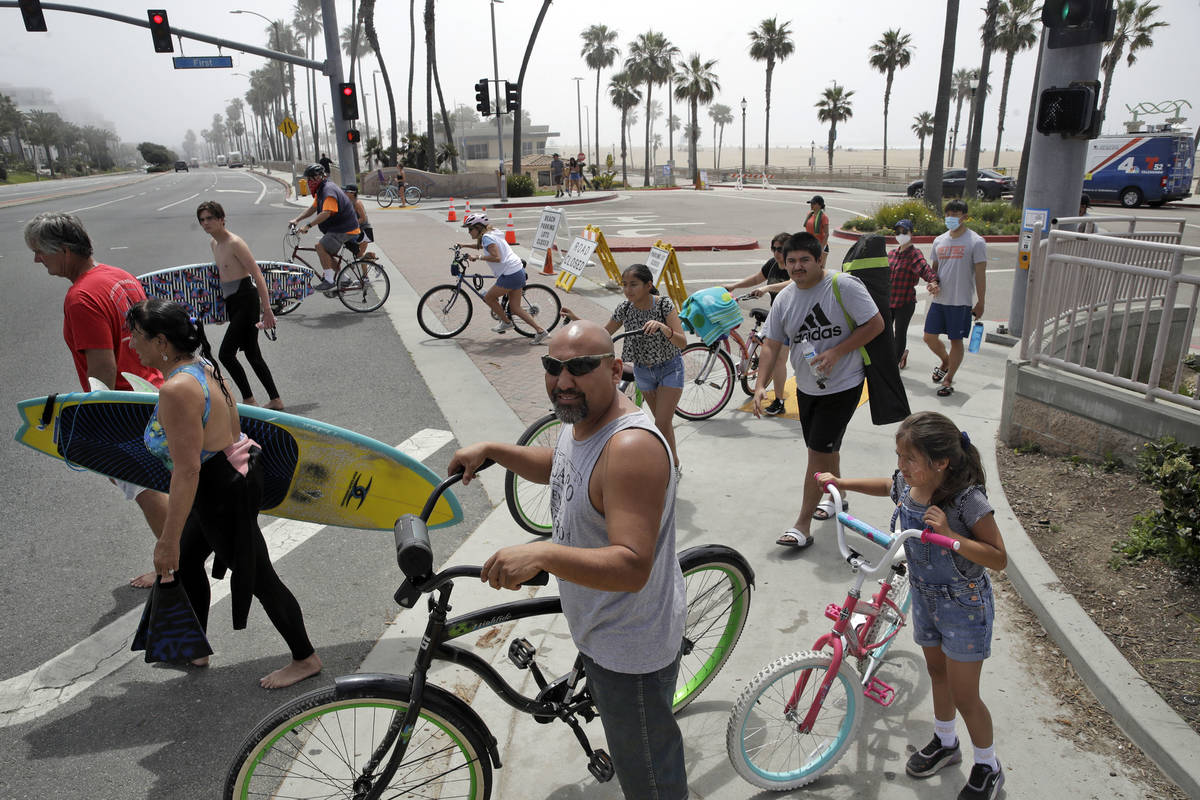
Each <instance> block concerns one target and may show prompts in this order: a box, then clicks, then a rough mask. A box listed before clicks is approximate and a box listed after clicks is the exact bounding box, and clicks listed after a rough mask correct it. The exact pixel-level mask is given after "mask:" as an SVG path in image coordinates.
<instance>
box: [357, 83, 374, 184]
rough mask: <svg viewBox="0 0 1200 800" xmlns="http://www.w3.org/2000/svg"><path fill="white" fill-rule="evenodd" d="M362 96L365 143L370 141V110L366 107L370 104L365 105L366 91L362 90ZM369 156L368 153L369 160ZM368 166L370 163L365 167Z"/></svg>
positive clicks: (368, 158) (367, 95)
mask: <svg viewBox="0 0 1200 800" xmlns="http://www.w3.org/2000/svg"><path fill="white" fill-rule="evenodd" d="M362 96H363V106H364V108H363V118H362V120H363V144H364V145H365V144H366V143H368V142H370V141H371V112H370V111H368V110H367V109H368V108H370V106H368V105H367V98H368V97H370V95H369V94H367V93H366V92H363V93H362ZM356 149H357V146H356ZM370 158H371V157H370V156H369V155H368V156H367V160H368V161H370ZM370 166H371V165H370V164H369V163H368V164H367V167H368V168H370Z"/></svg>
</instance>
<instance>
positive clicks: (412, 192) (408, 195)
mask: <svg viewBox="0 0 1200 800" xmlns="http://www.w3.org/2000/svg"><path fill="white" fill-rule="evenodd" d="M423 196H424V194H423V193H422V192H421V190H420V189H419V188H418V187H416V186H405V187H404V205H406V206H415V205H416V204H417V203H419V202H421V198H422V197H423Z"/></svg>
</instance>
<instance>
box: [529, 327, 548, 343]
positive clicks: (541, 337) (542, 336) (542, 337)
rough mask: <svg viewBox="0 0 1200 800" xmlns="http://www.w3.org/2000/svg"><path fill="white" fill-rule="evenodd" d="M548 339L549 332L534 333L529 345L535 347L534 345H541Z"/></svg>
mask: <svg viewBox="0 0 1200 800" xmlns="http://www.w3.org/2000/svg"><path fill="white" fill-rule="evenodd" d="M549 338H550V331H538V332H537V333H535V334H534V335H533V339H532V340H530V342H529V344H530V346H532V345H535V344H541V343H542V342H544V341H546V340H547V339H549Z"/></svg>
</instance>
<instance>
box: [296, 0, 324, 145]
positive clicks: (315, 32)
mask: <svg viewBox="0 0 1200 800" xmlns="http://www.w3.org/2000/svg"><path fill="white" fill-rule="evenodd" d="M292 29H293V30H295V31H296V35H297V36H299V37H300V38H302V39H303V40H304V55H305V57H306V58H315V54H316V47H317V45H316V40H317V37H319V36H320V35H321V0H296V4H295V5H294V6H293V7H292ZM304 89H305V95H306V100H307V101H308V118H309V119H310V120H311V119H316V103H317V72H316V70H311V69H310V70H308V80H306V81H305V82H304ZM309 128H311V129H312V135H313V161H316V160H317V158H318V157H319V156H320V154H321V143H320V141H318V138H317V137H318V131H317V126H316V125H309Z"/></svg>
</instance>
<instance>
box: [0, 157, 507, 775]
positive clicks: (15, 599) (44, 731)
mask: <svg viewBox="0 0 1200 800" xmlns="http://www.w3.org/2000/svg"><path fill="white" fill-rule="evenodd" d="M72 183H73V182H63V183H60V184H57V185H56V186H55V188H56V189H58V190H59V191H60V192H67V191H75V190H78V189H79V188H80V187H79V186H78V185H76V186H71V184H72ZM113 183H115V185H111V184H110V188H105V189H101V190H99V191H93V192H90V193H87V194H82V195H75V196H70V197H62V198H59V199H53V198H47V199H43V200H40V201H39V202H37V203H36V204H26V205H13V206H10V207H8V208H2V207H0V257H2V258H0V264H2V265H3V267H4V268H5V274H6V275H7V276H9V278H10V279H11V280H10V285H9V286H8V287H7V289H6V290H5V291H4V292H3V293H0V337H2V339H3V340H4V341H6V342H8V343H9V346H8V347H7V348H6V349H5V351H4V354H3V356H2V357H0V408H2V409H4V411H3V412H0V413H4V414H7V415H8V420H9V424H8V426H7V427H4V429H5V430H9V431H15V430H16V425H17V416H16V413H15V406H16V403H17V402H18V401H20V400H23V399H26V398H28V397H35V396H39V395H44V394H48V393H50V392H56V391H77V390H78V388H79V387H78V385H77V379H76V376H75V372H74V368H73V366H72V364H71V359H70V356H69V354H68V352H67V349H66V347H65V345H64V344H63V340H62V333H61V328H62V311H61V309H62V298H63V294H64V293H65V292H66V289H67V286H68V284H67V283H66V281H64V280H62V279H61V278H53V277H50V276H48V275H47V274H46V272H45V269H44V268H43V267H42V266H41V265H40V264H36V263H34V262H33V258H32V254H31V253H30V252H29V250H28V249H27V248H26V247H25V244H24V241H23V238H22V230H23V227H24V224H25V222H26V221H27V220H28V218H30V217H32V216H33V215H34V214H35V213H37V212H39V211H43V210H65V211H72V212H73V213H76V214H78V215H79V216H80V217H81V218H82V219H83V221H84V224H85V225H86V226H87V228H88V230H89V233H90V235H91V238H92V240H93V244H94V246H95V249H96V258H97V260H99V261H103V262H106V263H111V264H114V265H118V266H121V267H124V268H126V269H128V270H129V271H130V272H132V273H134V274H140V273H144V272H147V271H150V270H152V269H156V268H162V267H166V266H174V265H179V264H188V263H198V262H204V261H208V260H210V258H211V255H210V251H209V247H208V241H207V237H206V236H205V234H204V233H203V232H202V231H201V230H200V228H199V226H198V224H197V222H196V218H195V207H196V205H197V204H198V203H199V202H200V201H201V199H208V198H212V199H216V200H217V201H218V202H220V203H221V204H222V205H223V206H224V207H225V209H226V213H227V218H228V221H229V227H230V229H231V230H233V231H235V232H238V233H240V234H241V235H242V236H243V237H244V238H245V239H246V240H247V241H248V243H249V244H250V246H251V249H252V250H253V251H254V252H255V253H256V255H257V257H258V258H260V259H261V260H266V259H278V258H280V257H281V253H280V250H281V246H282V245H281V242H282V234H283V231H284V227H285V223H286V221H287V219H289V218H290V217H291V216H293V215H294V213H295V210H294V209H293V208H289V207H286V206H284V205H283V196H282V191H281V187H279V185H278V184H276V183H274V182H272V181H269V180H264V179H263V178H261V177H258V176H253V175H249V174H247V173H245V172H241V171H227V170H215V169H210V170H200V171H193V172H190V173H178V174H175V173H167V174H164V175H157V176H150V177H147V176H131V177H128V178H124V179H121V180H117V181H115V182H113ZM88 188H92V187H91V186H89V187H88ZM6 197H7V195H4V194H0V204H2V203H3V201H4V200H5V199H6ZM221 335H222V330H221V329H220V328H214V329H211V330H210V336H211V338H212V340H213V344H214V347H215V346H216V345H217V343H218V342H219V340H220V336H221ZM263 347H264V352H265V355H266V358H267V360H268V363H269V364H270V366H271V369H272V372H273V374H274V376H275V379H276V381H277V383H278V384H279V387H280V391H281V394H282V397H283V399H284V400H285V402H286V403H287V404H288V410H289V411H292V412H294V413H299V414H304V415H306V416H311V417H314V418H318V419H321V420H324V421H327V422H331V423H333V424H336V425H339V426H342V427H345V428H348V429H350V430H354V431H357V432H359V433H362V434H365V435H367V436H371V437H374V438H376V439H379V440H381V441H384V442H386V443H388V444H393V445H394V444H398V443H400V442H403V441H405V440H406V439H409V437H412V436H413V435H414V434H417V433H419V432H421V431H430V430H432V431H446V430H447V429H448V426H447V424H446V422H445V419H444V418H443V416H442V415H441V413H440V411H439V410H438V407H437V404H436V403H435V402H434V401H433V398H432V397H431V396H430V394H429V391H428V389H427V388H426V387H425V385H424V383H423V382H422V381H421V380H420V379H419V377H417V373H416V371H415V368H414V367H413V363H412V361H411V359H410V358H409V356H408V353H407V352H406V351H405V349H404V348H403V347H402V346H399V337H398V336H397V335H396V332H395V330H394V328H393V325H392V323H391V321H390V319H389V317H388V316H387V314H386V313H384V310H381V311H379V312H376V313H374V314H364V315H359V314H354V313H352V312H350V311H349V310H347V309H346V308H345V307H344V306H342V305H341V304H340V303H338V302H337V301H336V300H330V299H327V298H325V297H323V296H314V297H311V298H309V299H308V300H307V301H306V302H305V303H304V305H303V306H302V307H301V308H300V309H299V310H297V311H296V312H294V313H293V314H291V315H289V316H288V317H287V318H286V326H283V327H282V328H281V333H280V337H279V340H278V341H277V342H274V343H269V342H264V343H263ZM251 380H252V381H253V380H254V379H253V378H251ZM444 438H446V439H449V435H448V434H447V435H446V436H445V437H444ZM454 447H455V444H454V442H453V441H448V442H447V443H446V444H445V445H444V446H442V447H441V448H440V449H438V450H437V451H436V452H434V453H433V454H432V455H430V456H429V457H428V458H427V459H426V463H428V464H429V465H430V466H431V467H432V468H433V469H434V470H436V471H437V472H439V473H444V472H445V467H446V464H447V462H448V460H449V455H450V453H452V452H453V449H454ZM457 493H458V496H459V498H460V500H462V502H463V505H464V511H465V515H466V517H467V519H468V520H478V519H481V518H482V517H483V513H484V511H485V510H486V509H487V508H488V506H487V504H486V501H485V499H484V496H483V493H482V491H481V490H480V489H478V488H475V487H471V488H469V489H465V490H463V489H460V490H459V491H458V492H457ZM0 494H3V496H4V497H5V498H6V500H5V502H4V512H5V513H4V527H3V530H4V538H5V546H4V547H3V548H0V569H2V571H3V574H4V576H5V580H4V582H3V586H2V588H0V641H2V642H4V643H5V646H4V647H0V797H5V798H7V797H36V796H43V797H51V796H57V797H65V796H76V797H82V796H87V797H95V798H102V797H103V798H124V797H139V796H148V795H155V796H168V797H208V796H213V795H214V789H215V787H216V785H217V781H218V779H219V776H221V775H223V773H224V769H225V762H226V760H227V759H228V758H229V757H230V755H231V754H232V751H233V749H234V746H235V744H236V741H237V740H240V738H241V736H243V735H244V734H245V733H246V732H247V731H249V729H250V728H251V727H252V726H253V723H254V722H255V721H256V720H257V719H258V718H260V717H261V716H263V715H264V714H265V713H266V712H267V711H269V710H270V709H271V708H273V707H274V706H275V705H277V704H279V703H281V702H283V700H284V699H286V698H284V697H282V696H281V695H280V694H278V693H268V692H264V691H263V690H262V689H260V688H259V687H258V685H257V679H258V677H259V676H261V675H263V674H265V673H266V672H269V671H270V670H272V669H274V668H276V667H277V666H279V665H281V664H282V663H283V662H284V661H286V658H287V651H286V649H285V648H284V646H283V642H282V640H281V639H280V638H279V637H278V635H277V634H276V633H275V631H274V629H273V628H272V627H271V625H270V623H269V621H268V620H267V619H266V617H265V615H264V614H263V613H262V611H261V609H259V608H258V607H257V606H255V608H254V609H253V610H252V612H251V616H250V622H249V628H248V629H247V630H245V631H237V632H235V631H233V630H232V629H231V625H230V616H229V615H230V607H229V602H228V600H227V599H226V600H224V601H222V602H219V603H217V604H215V605H214V608H213V611H212V614H211V617H210V639H211V641H212V644H213V647H214V650H215V651H216V653H217V655H216V656H215V657H214V660H213V667H212V668H211V669H210V670H208V672H207V674H195V673H194V672H193V673H188V672H184V671H179V670H175V669H171V668H164V667H155V666H150V665H147V664H144V663H142V661H141V658H140V654H139V656H138V658H137V659H136V660H133V661H131V662H130V663H127V664H124V665H123V666H121V667H120V668H119V669H117V670H116V671H115V672H112V674H110V675H107V677H105V678H103V679H101V680H100V681H99V682H97V683H96V684H95V685H94V686H92V687H90V688H89V689H87V690H86V691H85V692H83V693H81V694H79V695H78V696H77V697H74V698H73V699H72V700H70V701H69V702H66V703H65V704H62V705H61V706H57V707H55V706H54V704H53V703H51V704H50V707H51V708H52V709H53V710H50V711H49V713H45V714H44V715H42V716H40V717H38V718H36V719H33V720H31V721H26V722H21V723H19V724H15V725H14V724H11V723H12V721H13V719H14V714H12V713H11V712H12V704H13V702H14V699H13V698H14V695H13V691H14V687H15V685H16V684H18V683H19V681H20V676H22V675H23V674H24V673H26V672H28V671H30V670H33V669H35V668H38V667H39V666H40V665H42V664H43V663H45V662H47V661H49V660H51V659H53V658H55V657H56V656H58V655H59V654H60V653H62V652H63V651H66V650H67V649H68V648H71V647H73V646H75V645H76V644H77V643H78V642H80V641H81V640H84V639H86V638H87V637H89V636H91V635H92V634H93V633H96V632H97V631H101V630H102V629H104V628H105V626H107V625H109V624H110V623H112V622H113V621H114V620H117V619H119V618H121V617H122V615H124V614H126V613H128V612H130V611H132V610H136V609H139V608H140V607H141V605H142V603H144V601H145V598H146V592H145V591H144V590H137V589H132V588H130V587H129V586H128V585H127V581H128V579H129V578H130V577H132V576H133V575H136V574H139V573H141V572H144V571H146V570H147V569H149V568H150V563H151V562H150V556H151V551H152V539H151V536H150V533H149V530H148V529H147V527H146V525H145V523H144V521H143V520H142V518H141V514H140V512H139V511H138V509H137V507H136V505H135V504H133V503H129V502H126V501H125V500H124V498H123V496H122V495H121V494H120V493H119V492H118V491H117V490H116V489H114V488H113V487H112V486H111V485H109V484H108V482H107V481H106V480H104V479H103V478H101V477H99V476H96V475H93V474H89V473H77V472H73V471H71V470H70V469H69V468H68V467H66V466H65V465H64V464H63V463H62V462H59V461H56V460H53V459H50V458H48V457H46V456H44V455H40V454H37V453H34V452H33V451H31V450H29V449H27V448H25V447H23V446H21V445H19V444H17V443H16V442H14V441H12V440H11V438H10V436H8V435H5V436H3V437H0ZM262 522H263V524H264V526H266V525H268V524H269V523H271V522H273V518H270V517H263V518H262ZM469 533H470V530H469V527H468V526H459V527H458V528H455V529H451V530H448V531H445V532H443V533H442V534H441V535H443V536H445V537H447V538H446V539H445V540H443V543H444V544H445V545H446V546H447V549H446V550H445V551H443V552H446V553H449V552H451V551H452V550H453V549H454V548H455V547H456V546H457V543H458V541H460V540H461V539H462V538H463V537H465V536H466V535H467V534H469ZM277 567H278V569H279V572H280V574H281V576H282V577H283V579H284V580H285V581H286V582H287V583H288V584H289V585H290V586H291V587H292V589H293V590H294V591H295V593H296V595H297V597H298V599H299V601H300V603H301V606H302V608H303V609H304V613H305V620H306V624H307V627H308V630H309V632H310V635H311V637H312V639H313V642H314V644H315V646H316V647H317V649H318V651H319V653H320V655H321V657H322V659H323V660H324V662H325V668H326V670H327V674H328V675H330V676H334V675H340V674H343V673H346V672H352V671H354V670H355V669H356V668H357V667H358V665H359V663H360V662H361V661H362V658H363V657H364V656H365V654H366V653H367V651H368V650H369V649H370V647H371V646H372V645H373V644H374V642H375V641H376V639H377V638H378V637H379V635H380V634H381V632H382V631H383V629H384V627H385V625H386V623H387V621H388V620H389V619H390V618H391V617H392V616H394V613H395V610H396V607H395V604H394V603H393V602H392V601H391V599H390V590H388V591H380V590H379V587H381V586H383V587H387V586H394V585H397V584H398V578H397V576H398V570H397V568H396V566H395V554H394V543H393V542H392V537H391V535H390V534H388V533H385V532H365V531H356V530H346V529H339V528H324V529H321V530H319V531H318V532H317V533H316V535H313V536H312V537H311V538H309V539H308V540H307V541H306V542H305V543H304V544H302V545H301V546H299V547H297V548H296V549H295V550H293V551H291V552H290V553H288V554H287V555H286V556H284V557H283V558H282V559H279V560H278V561H277ZM131 631H132V629H130V632H131ZM122 650H123V648H122ZM122 658H123V657H122ZM79 659H80V660H82V661H83V662H84V663H85V666H84V667H83V668H82V669H81V670H80V669H77V670H72V672H82V673H86V672H87V671H88V667H87V666H86V665H87V664H90V663H94V662H95V661H96V660H97V654H96V653H95V652H94V648H91V649H88V648H85V649H84V651H83V652H81V653H80V654H79ZM40 679H41V682H42V683H43V684H49V685H54V683H55V681H56V680H57V679H56V678H55V677H54V676H53V675H49V676H40ZM72 682H73V680H72V681H65V683H67V684H70V683H72ZM43 694H44V693H43Z"/></svg>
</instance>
